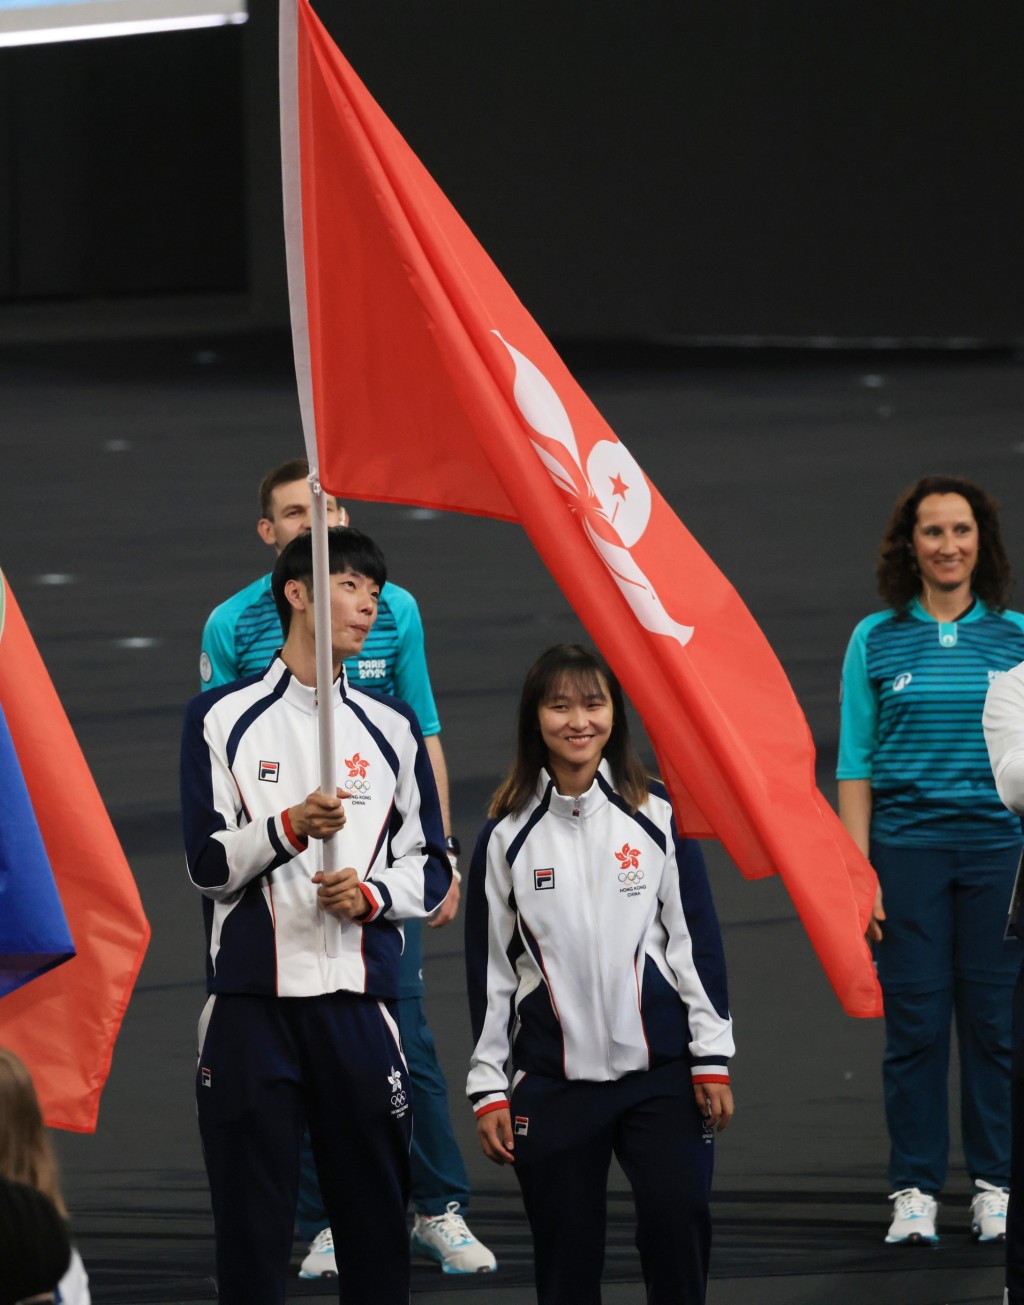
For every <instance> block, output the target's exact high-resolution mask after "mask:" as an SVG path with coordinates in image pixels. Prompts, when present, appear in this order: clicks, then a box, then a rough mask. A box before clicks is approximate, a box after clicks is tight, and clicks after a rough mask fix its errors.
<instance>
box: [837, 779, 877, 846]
mask: <svg viewBox="0 0 1024 1305" xmlns="http://www.w3.org/2000/svg"><path fill="white" fill-rule="evenodd" d="M839 819H840V820H841V821H842V822H843V825H844V826H845V827H846V831H847V833H848V834H849V835H850V837H851V838H852V839H853V841H854V842H855V843H856V844H857V846H858V847H859V848H860V850H861V851H862V852H863V853H864V855H865V856H867V854H868V847H869V845H870V842H871V780H870V779H841V780H840V781H839Z"/></svg>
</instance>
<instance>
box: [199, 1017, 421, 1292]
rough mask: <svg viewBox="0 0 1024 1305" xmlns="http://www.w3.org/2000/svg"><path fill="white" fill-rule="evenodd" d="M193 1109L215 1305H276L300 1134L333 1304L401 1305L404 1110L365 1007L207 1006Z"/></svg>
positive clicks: (399, 1067) (405, 1252)
mask: <svg viewBox="0 0 1024 1305" xmlns="http://www.w3.org/2000/svg"><path fill="white" fill-rule="evenodd" d="M196 1102H197V1106H198V1113H199V1131H200V1136H201V1137H202V1142H203V1156H204V1159H205V1162H206V1171H207V1176H208V1179H209V1184H210V1197H211V1201H212V1205H213V1218H214V1229H215V1233H216V1242H217V1291H218V1300H219V1303H220V1305H282V1303H283V1302H284V1300H285V1292H286V1287H287V1282H288V1276H289V1261H290V1255H291V1247H292V1236H293V1225H294V1220H295V1201H296V1192H297V1187H298V1177H299V1144H300V1141H301V1138H302V1131H303V1125H304V1124H305V1123H306V1122H307V1121H308V1124H309V1131H310V1136H311V1138H312V1143H313V1151H314V1154H315V1156H316V1162H317V1170H318V1174H319V1179H320V1189H321V1191H322V1192H323V1196H324V1201H325V1203H326V1205H327V1211H328V1214H329V1216H330V1219H331V1225H332V1227H333V1229H334V1233H335V1238H336V1242H337V1245H338V1250H339V1254H338V1272H339V1299H340V1300H344V1301H346V1302H349V1305H352V1303H353V1302H371V1301H372V1302H373V1305H408V1301H409V1243H408V1235H407V1232H406V1225H405V1207H406V1201H407V1199H408V1192H409V1139H410V1132H411V1126H412V1109H411V1104H410V1098H409V1093H408V1071H407V1069H406V1065H405V1061H404V1060H403V1058H402V1054H401V1050H400V1048H399V1040H398V1030H397V1026H396V1024H395V1021H394V1018H393V1017H392V1016H391V1015H390V1014H389V1012H388V1010H387V1009H386V1008H385V1007H384V1006H383V1005H382V1004H381V1003H379V1002H377V1001H375V1000H373V999H372V998H368V997H363V996H359V995H357V994H353V993H343V992H336V993H330V994H328V995H326V996H322V997H291V998H278V997H262V996H248V995H244V994H236V993H228V994H222V995H220V996H218V997H215V998H211V1000H210V1002H209V1003H208V1004H207V1007H206V1009H205V1010H204V1012H203V1020H202V1022H201V1024H200V1039H199V1064H198V1068H197V1073H196Z"/></svg>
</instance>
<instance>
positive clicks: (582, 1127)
mask: <svg viewBox="0 0 1024 1305" xmlns="http://www.w3.org/2000/svg"><path fill="white" fill-rule="evenodd" d="M511 1107H512V1120H513V1130H514V1133H515V1157H516V1159H515V1173H516V1178H517V1179H518V1181H519V1186H520V1188H521V1189H522V1193H523V1202H524V1204H525V1206H526V1214H527V1218H528V1219H529V1221H530V1229H531V1231H532V1233H533V1247H534V1273H535V1277H536V1284H537V1301H538V1305H600V1300H601V1271H602V1268H603V1265H604V1248H605V1225H606V1222H607V1190H608V1170H609V1166H610V1165H611V1160H612V1155H613V1154H614V1155H615V1156H616V1157H617V1158H618V1161H619V1163H620V1164H621V1166H622V1168H623V1171H624V1173H625V1174H626V1177H627V1178H628V1180H629V1183H630V1186H631V1187H632V1189H633V1201H634V1206H635V1209H636V1246H637V1249H638V1251H639V1252H640V1262H641V1266H642V1268H643V1274H644V1282H645V1284H646V1288H647V1302H648V1305H703V1303H704V1300H705V1295H706V1291H707V1278H708V1261H709V1256H710V1251H711V1213H710V1209H709V1198H710V1191H711V1174H712V1169H713V1165H714V1143H713V1140H712V1138H711V1137H710V1136H705V1135H704V1130H703V1126H702V1120H701V1116H700V1113H699V1112H698V1110H697V1105H696V1102H695V1101H694V1095H693V1087H692V1085H691V1080H690V1071H689V1067H688V1066H686V1065H684V1064H682V1063H681V1062H675V1063H673V1064H671V1065H665V1066H662V1067H660V1068H658V1069H653V1070H649V1071H647V1072H646V1073H639V1074H630V1075H629V1076H628V1077H626V1078H622V1079H618V1080H616V1081H615V1082H611V1083H591V1082H581V1081H574V1082H567V1081H565V1080H563V1079H549V1078H541V1077H540V1076H538V1075H535V1074H527V1075H526V1076H525V1077H524V1078H522V1079H521V1080H520V1081H519V1082H518V1083H517V1085H516V1086H515V1088H514V1089H513V1092H512V1100H511Z"/></svg>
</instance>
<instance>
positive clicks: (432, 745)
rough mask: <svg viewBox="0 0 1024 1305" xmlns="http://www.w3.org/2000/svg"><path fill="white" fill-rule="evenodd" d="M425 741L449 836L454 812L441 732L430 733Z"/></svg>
mask: <svg viewBox="0 0 1024 1305" xmlns="http://www.w3.org/2000/svg"><path fill="white" fill-rule="evenodd" d="M423 742H424V743H425V744H426V745H427V756H428V757H429V758H430V768H431V770H432V771H433V772H434V783H435V785H436V786H437V799H438V801H439V802H440V804H441V820H442V821H443V823H444V832H445V836H446V837H447V835H449V834H450V833H451V832H452V813H451V808H450V806H449V801H448V767H447V765H446V764H445V760H444V749H443V748H442V747H441V736H440V734H428V735H427V737H426V738H425V739H424V740H423Z"/></svg>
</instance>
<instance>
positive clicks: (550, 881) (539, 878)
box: [533, 866, 555, 890]
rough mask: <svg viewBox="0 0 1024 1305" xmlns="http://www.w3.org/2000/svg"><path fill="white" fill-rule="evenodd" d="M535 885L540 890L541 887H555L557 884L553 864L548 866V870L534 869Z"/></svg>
mask: <svg viewBox="0 0 1024 1305" xmlns="http://www.w3.org/2000/svg"><path fill="white" fill-rule="evenodd" d="M533 886H534V888H536V889H538V890H540V889H541V888H554V886H555V872H554V869H553V868H552V867H551V866H548V868H547V869H546V870H534V872H533Z"/></svg>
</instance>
